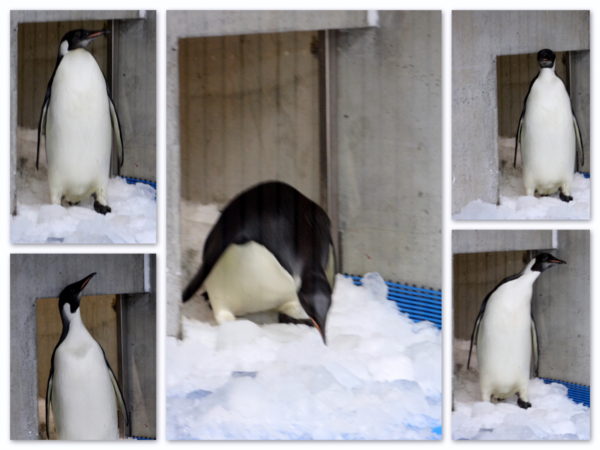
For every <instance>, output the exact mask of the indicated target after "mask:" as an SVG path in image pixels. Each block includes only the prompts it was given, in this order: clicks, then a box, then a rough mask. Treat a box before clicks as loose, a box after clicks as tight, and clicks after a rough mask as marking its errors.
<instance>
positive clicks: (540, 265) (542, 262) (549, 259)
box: [531, 253, 567, 272]
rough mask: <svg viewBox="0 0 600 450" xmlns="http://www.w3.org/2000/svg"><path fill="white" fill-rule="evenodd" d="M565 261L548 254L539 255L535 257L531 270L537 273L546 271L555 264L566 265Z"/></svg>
mask: <svg viewBox="0 0 600 450" xmlns="http://www.w3.org/2000/svg"><path fill="white" fill-rule="evenodd" d="M566 263H567V262H566V261H563V260H562V259H558V258H557V257H556V256H552V255H551V254H550V253H540V254H539V255H537V256H536V257H535V262H534V263H533V266H531V270H533V271H537V272H543V271H544V270H548V269H549V268H550V267H552V266H554V265H556V264H566Z"/></svg>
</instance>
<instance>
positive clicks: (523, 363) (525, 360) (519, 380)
mask: <svg viewBox="0 0 600 450" xmlns="http://www.w3.org/2000/svg"><path fill="white" fill-rule="evenodd" d="M555 264H566V262H565V261H562V260H560V259H558V258H556V257H554V256H552V255H551V254H549V253H541V254H539V255H537V256H536V257H535V258H533V259H532V260H531V261H530V262H529V263H528V264H527V266H526V267H525V269H523V271H522V272H521V273H519V274H516V275H512V276H510V277H507V278H505V279H504V280H502V281H501V282H500V284H498V286H496V287H495V288H494V289H493V290H492V291H491V292H490V293H489V294H488V295H487V296H486V297H485V299H484V300H483V303H482V305H481V309H480V311H479V314H478V316H477V319H476V321H475V325H474V327H473V332H472V334H471V347H470V348H469V359H468V362H467V368H468V367H469V365H470V363H471V352H472V350H473V345H474V344H476V345H477V361H478V364H479V385H480V389H481V397H482V399H483V401H491V399H492V397H495V398H497V399H505V398H508V397H510V396H512V395H514V394H517V396H518V400H517V403H518V405H519V406H520V407H521V408H529V407H530V406H531V403H529V398H528V392H527V389H528V384H529V376H530V373H531V367H532V362H533V367H534V373H535V374H536V375H537V366H538V357H539V355H538V342H537V331H536V327H535V321H534V319H533V315H532V314H531V296H532V293H533V283H534V282H535V280H536V279H537V277H538V276H539V275H540V274H541V273H542V272H543V271H545V270H547V269H549V268H550V267H552V266H554V265H555ZM532 357H533V361H532Z"/></svg>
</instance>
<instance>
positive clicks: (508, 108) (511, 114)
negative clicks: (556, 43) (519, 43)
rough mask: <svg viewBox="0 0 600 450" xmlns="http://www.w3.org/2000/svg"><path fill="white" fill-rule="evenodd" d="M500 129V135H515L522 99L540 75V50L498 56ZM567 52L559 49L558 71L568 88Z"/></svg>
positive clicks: (521, 108)
mask: <svg viewBox="0 0 600 450" xmlns="http://www.w3.org/2000/svg"><path fill="white" fill-rule="evenodd" d="M496 70H497V74H498V125H499V126H498V132H499V133H500V136H507V137H512V136H515V135H516V133H517V126H518V124H519V117H521V111H522V110H523V101H524V100H525V96H526V95H527V91H528V90H529V84H530V83H531V80H533V78H534V77H535V76H536V75H537V74H538V72H539V66H538V63H537V53H528V54H522V55H505V56H498V58H497V59H496ZM568 73H569V71H568V52H556V74H557V75H558V76H559V77H560V78H561V79H562V80H563V82H564V83H565V86H566V87H567V91H568V90H569V84H570V83H569V78H568Z"/></svg>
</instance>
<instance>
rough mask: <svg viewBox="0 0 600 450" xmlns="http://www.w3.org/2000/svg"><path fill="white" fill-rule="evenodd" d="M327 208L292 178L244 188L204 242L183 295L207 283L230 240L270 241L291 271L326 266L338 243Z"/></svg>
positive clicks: (186, 296)
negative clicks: (199, 261) (198, 263)
mask: <svg viewBox="0 0 600 450" xmlns="http://www.w3.org/2000/svg"><path fill="white" fill-rule="evenodd" d="M330 226H331V225H330V221H329V217H328V216H327V214H326V213H325V211H324V210H323V209H322V208H321V207H320V206H319V205H317V204H316V203H315V202H313V201H312V200H310V199H308V198H307V197H305V196H304V195H302V194H301V193H300V192H299V191H298V190H296V189H295V188H293V187H291V186H290V185H288V184H285V183H282V182H278V181H272V182H266V183H262V184H259V185H257V186H255V187H252V188H250V189H248V190H247V191H244V192H242V193H241V194H240V195H238V196H237V197H236V198H234V199H233V200H232V201H231V202H230V203H229V204H228V205H227V207H226V208H225V210H224V211H223V213H222V214H221V216H220V217H219V220H218V221H217V223H216V224H215V225H214V227H213V229H212V230H211V232H210V233H209V235H208V237H207V239H206V242H205V244H204V252H203V261H202V266H201V267H200V270H199V271H198V273H197V274H196V276H195V277H194V278H193V279H192V281H191V282H190V283H189V285H188V286H187V287H186V289H185V291H184V293H183V301H187V300H189V299H190V298H191V297H192V296H193V295H194V293H195V292H196V291H197V290H198V289H199V288H200V287H201V286H202V283H203V282H204V280H205V279H206V277H207V276H208V274H209V273H210V271H211V269H212V267H213V266H214V264H215V263H216V262H217V260H218V259H219V257H220V256H221V254H222V253H223V252H224V251H225V249H226V248H227V247H228V246H229V245H230V244H238V245H241V244H245V243H247V242H250V241H254V242H257V243H259V244H261V245H264V246H265V247H266V248H267V249H268V250H269V251H270V252H271V253H272V254H273V255H274V256H275V258H277V261H278V262H279V263H280V264H281V266H282V267H283V268H285V269H286V270H287V271H288V272H289V273H290V274H293V275H298V276H302V275H303V274H305V273H306V272H310V271H312V270H320V269H323V270H324V269H325V267H326V265H327V260H328V256H329V249H330V246H331V245H332V240H331V235H330Z"/></svg>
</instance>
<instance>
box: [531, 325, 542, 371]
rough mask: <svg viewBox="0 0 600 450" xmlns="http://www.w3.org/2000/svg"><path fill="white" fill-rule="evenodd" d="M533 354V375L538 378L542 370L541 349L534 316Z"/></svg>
mask: <svg viewBox="0 0 600 450" xmlns="http://www.w3.org/2000/svg"><path fill="white" fill-rule="evenodd" d="M531 353H532V354H533V361H532V368H533V375H534V376H536V377H537V376H538V375H539V370H540V348H539V345H538V334H537V327H536V325H535V320H534V319H533V314H532V315H531Z"/></svg>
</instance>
